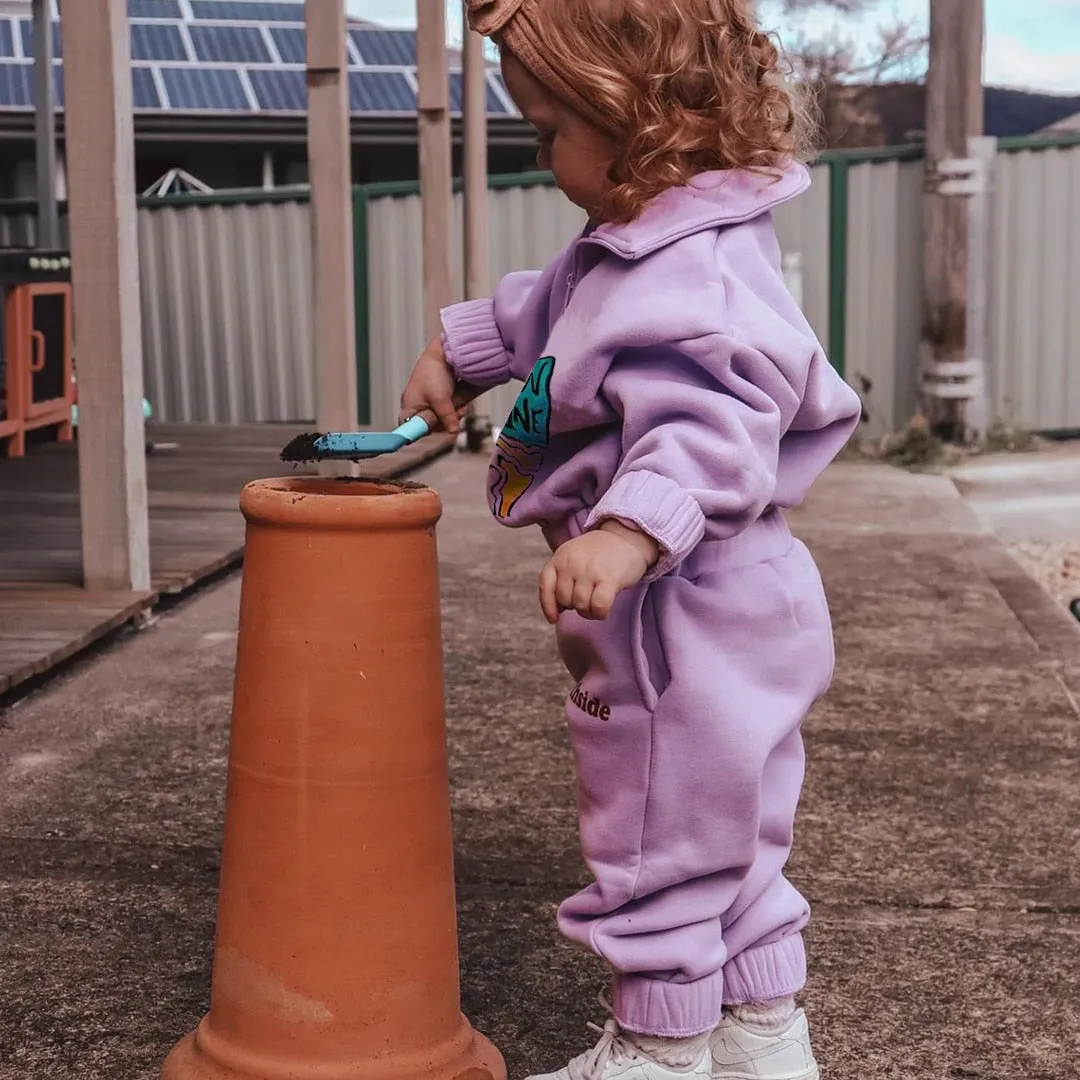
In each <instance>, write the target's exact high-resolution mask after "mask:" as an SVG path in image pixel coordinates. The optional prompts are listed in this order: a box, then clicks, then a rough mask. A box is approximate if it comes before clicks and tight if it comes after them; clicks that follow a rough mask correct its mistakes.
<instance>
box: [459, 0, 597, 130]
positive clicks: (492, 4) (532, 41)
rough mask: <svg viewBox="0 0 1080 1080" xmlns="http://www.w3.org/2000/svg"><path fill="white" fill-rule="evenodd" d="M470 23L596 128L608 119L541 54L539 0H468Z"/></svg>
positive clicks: (541, 38)
mask: <svg viewBox="0 0 1080 1080" xmlns="http://www.w3.org/2000/svg"><path fill="white" fill-rule="evenodd" d="M468 5H469V7H468V12H469V26H471V27H472V29H473V30H475V31H476V32H477V33H478V34H482V35H483V36H484V37H489V38H494V39H495V41H497V42H498V44H499V45H501V46H502V47H504V48H506V49H508V50H509V51H510V52H511V53H513V54H514V56H516V57H517V58H518V60H520V61H521V63H523V64H524V65H525V67H527V68H528V69H529V71H530V72H532V74H533V76H534V77H535V78H537V79H538V80H539V81H540V82H542V83H543V84H544V86H546V87H547V88H548V89H549V90H550V91H551V92H552V93H553V94H555V95H556V96H557V97H559V98H561V99H562V100H563V101H564V102H566V104H568V105H569V106H570V107H571V108H573V109H574V110H575V111H576V112H578V113H580V114H581V115H582V116H584V117H585V118H586V119H587V120H589V121H591V122H592V123H594V124H596V125H597V126H598V127H600V128H603V129H605V130H607V131H611V122H610V120H609V119H607V118H606V117H605V116H604V115H603V114H602V113H601V112H600V111H599V110H598V109H597V108H596V107H595V106H594V105H593V104H592V103H591V102H590V101H589V100H588V99H587V98H585V97H584V96H582V94H580V93H579V92H578V90H577V89H576V88H575V87H574V85H573V84H572V83H571V82H569V81H568V80H567V78H566V76H565V75H564V74H563V73H562V72H561V71H556V70H555V68H554V67H552V66H551V64H550V63H549V62H548V60H547V58H546V56H545V55H544V49H543V44H542V43H543V34H542V31H541V26H540V6H541V5H540V2H539V0H468Z"/></svg>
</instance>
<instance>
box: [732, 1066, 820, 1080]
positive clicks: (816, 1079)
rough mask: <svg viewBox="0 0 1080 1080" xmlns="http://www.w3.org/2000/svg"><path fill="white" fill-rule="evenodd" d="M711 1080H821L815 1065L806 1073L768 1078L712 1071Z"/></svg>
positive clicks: (751, 1074) (755, 1074)
mask: <svg viewBox="0 0 1080 1080" xmlns="http://www.w3.org/2000/svg"><path fill="white" fill-rule="evenodd" d="M713 1078H714V1080H821V1070H820V1069H819V1068H818V1067H817V1066H816V1065H815V1066H813V1068H811V1069H808V1070H807V1071H806V1072H801V1073H788V1074H787V1075H786V1076H768V1077H763V1076H761V1075H760V1074H759V1073H733V1072H726V1073H718V1072H715V1071H714V1072H713Z"/></svg>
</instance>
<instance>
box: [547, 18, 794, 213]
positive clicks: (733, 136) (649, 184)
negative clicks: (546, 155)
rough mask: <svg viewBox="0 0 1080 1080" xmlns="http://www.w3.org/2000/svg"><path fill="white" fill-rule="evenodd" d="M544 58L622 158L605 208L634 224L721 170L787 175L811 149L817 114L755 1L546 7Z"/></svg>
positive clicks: (612, 171)
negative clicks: (678, 191)
mask: <svg viewBox="0 0 1080 1080" xmlns="http://www.w3.org/2000/svg"><path fill="white" fill-rule="evenodd" d="M537 7H538V8H539V9H540V10H539V11H538V14H539V15H541V16H542V17H543V23H544V38H543V46H542V48H543V53H544V59H545V60H546V61H547V62H548V63H550V64H551V66H552V68H554V69H555V70H556V71H558V72H559V73H560V74H561V75H562V76H563V77H564V78H565V79H566V81H567V82H568V83H570V84H571V85H572V86H573V88H574V90H575V91H576V92H577V93H578V94H580V95H581V96H582V97H583V98H584V99H585V100H586V101H588V102H589V104H590V106H591V111H592V112H593V113H594V116H595V117H598V118H600V117H602V118H603V121H604V128H605V129H606V131H607V134H609V135H610V136H612V137H613V140H614V142H615V143H616V145H617V146H618V147H619V148H620V152H619V154H618V156H617V158H616V160H615V161H614V163H613V166H612V170H611V174H610V177H611V181H612V188H611V190H610V191H609V192H608V194H607V196H606V200H605V205H604V206H603V207H602V208H601V209H602V212H603V214H604V217H605V218H606V219H607V220H610V221H619V222H626V221H630V220H632V219H633V218H635V217H637V215H638V214H639V213H640V212H641V211H642V209H643V208H644V207H645V205H646V204H647V203H648V202H649V201H650V200H651V199H653V198H654V197H655V196H657V195H659V194H660V193H661V192H662V191H664V190H666V189H667V188H670V187H679V186H682V185H684V184H686V183H687V181H689V180H690V178H691V177H693V176H695V175H697V174H698V173H702V172H708V171H711V170H715V169H750V170H755V171H760V172H767V173H771V172H777V171H779V170H780V169H782V168H783V167H784V166H785V165H787V164H789V163H790V162H791V161H794V160H799V159H800V158H802V157H803V156H804V155H805V154H806V153H807V152H808V151H809V149H810V141H811V133H812V124H810V123H809V112H808V110H807V109H806V108H805V106H804V104H803V102H802V101H801V100H800V98H799V97H798V96H797V94H796V92H795V90H794V89H793V88H792V87H791V86H790V85H789V84H788V82H787V79H786V72H785V70H784V65H783V63H782V60H781V54H780V50H779V49H778V47H777V45H776V44H775V42H774V40H773V38H772V37H771V36H770V35H768V34H766V33H765V32H763V31H762V30H761V28H760V27H759V25H758V22H757V19H756V17H755V14H754V11H753V5H752V4H751V2H750V0H539V2H538V3H537Z"/></svg>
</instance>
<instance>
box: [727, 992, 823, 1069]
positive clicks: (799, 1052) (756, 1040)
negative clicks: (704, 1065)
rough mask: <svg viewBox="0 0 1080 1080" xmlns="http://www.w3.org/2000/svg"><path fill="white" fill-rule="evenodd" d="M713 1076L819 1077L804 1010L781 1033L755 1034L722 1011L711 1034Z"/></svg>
mask: <svg viewBox="0 0 1080 1080" xmlns="http://www.w3.org/2000/svg"><path fill="white" fill-rule="evenodd" d="M712 1061H713V1071H712V1075H713V1080H819V1078H820V1075H821V1074H820V1073H819V1072H818V1067H817V1062H816V1061H815V1060H814V1052H813V1051H812V1050H811V1049H810V1029H809V1027H808V1026H807V1023H806V1013H804V1012H803V1011H802V1009H799V1010H798V1011H797V1012H796V1013H795V1015H794V1017H792V1020H791V1023H790V1024H789V1025H788V1028H787V1030H786V1031H785V1032H784V1033H783V1034H782V1035H759V1034H758V1033H757V1032H756V1031H750V1030H748V1029H747V1028H745V1027H743V1026H742V1024H740V1023H738V1022H737V1021H735V1020H733V1019H732V1018H731V1017H730V1016H728V1015H727V1014H726V1013H725V1014H724V1016H723V1018H722V1019H721V1021H720V1024H719V1026H718V1027H717V1029H716V1030H715V1031H714V1032H713V1037H712Z"/></svg>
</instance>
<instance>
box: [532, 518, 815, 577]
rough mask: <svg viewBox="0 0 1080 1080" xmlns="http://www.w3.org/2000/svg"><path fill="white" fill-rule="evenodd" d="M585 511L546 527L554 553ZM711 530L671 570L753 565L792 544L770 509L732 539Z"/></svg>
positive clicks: (693, 572)
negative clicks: (677, 566) (713, 533)
mask: <svg viewBox="0 0 1080 1080" xmlns="http://www.w3.org/2000/svg"><path fill="white" fill-rule="evenodd" d="M588 516H589V512H588V510H582V511H581V512H580V513H577V514H575V515H574V516H573V517H571V518H569V519H568V520H567V521H565V522H560V523H559V524H557V525H547V526H546V527H545V528H544V537H545V539H546V540H547V542H548V544H549V545H550V547H551V548H552V550H554V549H555V548H557V547H558V546H559V545H560V544H564V543H566V541H567V540H569V539H571V538H572V537H574V536H580V535H581V532H582V529H583V528H584V525H585V521H586V519H587V518H588ZM712 528H713V527H712V526H711V525H709V526H707V527H706V532H705V539H704V540H702V541H701V543H700V544H698V546H697V547H696V548H694V550H693V551H692V552H690V554H689V555H688V556H687V557H686V559H685V560H684V562H683V563H682V565H681V566H680V567H679V569H678V570H676V571H675V573H676V574H678V575H679V576H681V577H691V578H692V577H696V576H697V575H698V574H703V573H705V572H706V571H708V570H715V569H720V568H725V569H731V568H733V567H736V566H753V565H754V564H755V563H762V562H769V561H770V560H771V559H779V558H782V557H783V556H784V555H786V554H787V553H788V552H789V551H790V550H791V548H792V547H793V546H794V544H795V542H796V541H795V537H794V536H792V534H791V529H790V528H788V523H787V521H786V520H785V518H784V515H783V513H782V512H781V511H779V510H777V509H775V508H773V509H771V510H768V511H767V512H766V513H764V514H762V516H761V517H759V518H758V519H757V521H755V522H753V523H752V524H751V525H748V526H747V527H746V528H745V529H743V531H742V532H740V533H737V534H736V535H735V536H729V537H724V538H721V537H717V536H710V535H709V532H710V530H711V529H712Z"/></svg>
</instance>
